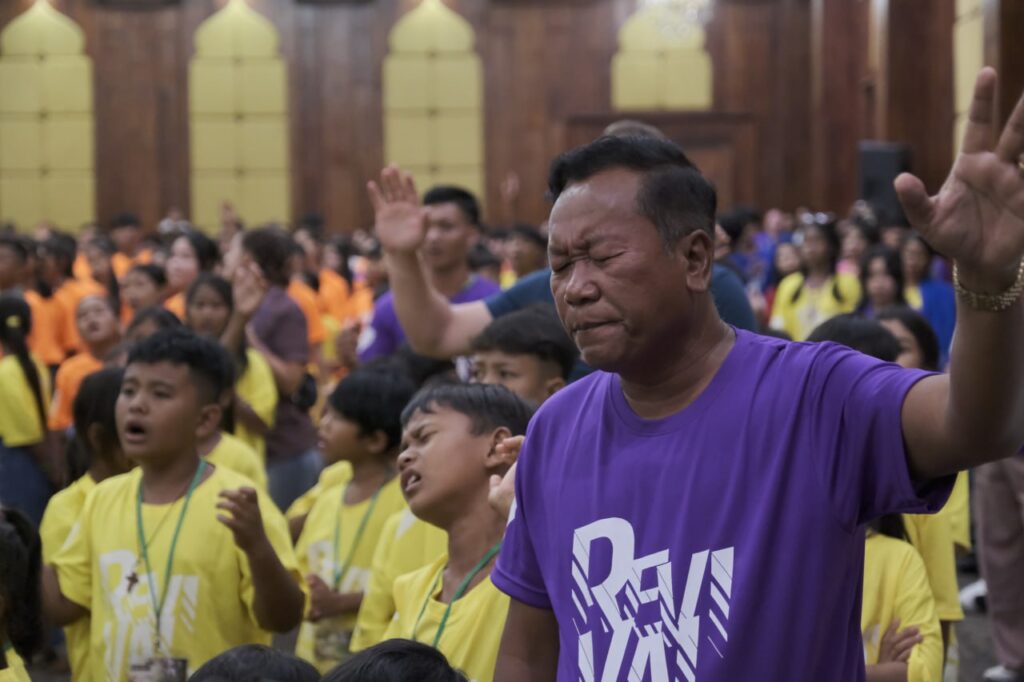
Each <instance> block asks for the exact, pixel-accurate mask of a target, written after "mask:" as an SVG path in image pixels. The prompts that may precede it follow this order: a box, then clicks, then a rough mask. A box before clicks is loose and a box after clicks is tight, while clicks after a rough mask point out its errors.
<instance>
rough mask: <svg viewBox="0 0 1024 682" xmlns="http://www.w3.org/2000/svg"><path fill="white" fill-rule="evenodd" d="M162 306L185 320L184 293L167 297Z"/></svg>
mask: <svg viewBox="0 0 1024 682" xmlns="http://www.w3.org/2000/svg"><path fill="white" fill-rule="evenodd" d="M164 308H167V310H170V311H171V312H172V313H174V315H175V316H176V317H177V318H178V319H179V320H181V321H182V322H184V321H185V294H175V295H174V296H171V297H170V298H169V299H167V300H166V301H164Z"/></svg>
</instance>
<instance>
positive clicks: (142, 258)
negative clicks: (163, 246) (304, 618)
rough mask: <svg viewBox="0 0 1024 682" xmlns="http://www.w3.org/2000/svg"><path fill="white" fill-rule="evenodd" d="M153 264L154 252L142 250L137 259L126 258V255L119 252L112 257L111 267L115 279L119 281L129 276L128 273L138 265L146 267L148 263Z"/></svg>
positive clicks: (136, 256) (136, 255)
mask: <svg viewBox="0 0 1024 682" xmlns="http://www.w3.org/2000/svg"><path fill="white" fill-rule="evenodd" d="M152 262H153V252H152V251H150V250H149V249H142V250H140V251H139V252H138V253H137V254H135V257H134V258H132V257H131V256H126V255H125V254H123V253H121V252H120V251H118V252H117V253H115V254H114V255H113V256H111V257H110V267H111V268H112V269H113V270H114V277H117V278H118V279H121V278H123V277H124V276H125V275H127V274H128V271H129V270H131V269H132V268H134V267H135V266H136V265H146V264H147V263H152Z"/></svg>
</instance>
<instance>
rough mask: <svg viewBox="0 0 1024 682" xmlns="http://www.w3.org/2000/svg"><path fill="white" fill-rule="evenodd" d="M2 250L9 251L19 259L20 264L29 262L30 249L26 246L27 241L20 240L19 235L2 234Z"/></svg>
mask: <svg viewBox="0 0 1024 682" xmlns="http://www.w3.org/2000/svg"><path fill="white" fill-rule="evenodd" d="M0 249H7V250H8V251H10V252H11V253H13V254H14V257H15V258H17V259H18V262H19V263H21V264H22V265H24V264H25V262H26V261H28V256H29V250H28V247H27V245H26V244H25V240H24V239H19V238H18V236H17V235H13V234H0Z"/></svg>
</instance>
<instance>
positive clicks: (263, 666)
mask: <svg viewBox="0 0 1024 682" xmlns="http://www.w3.org/2000/svg"><path fill="white" fill-rule="evenodd" d="M319 679H320V673H319V672H317V669H316V668H314V667H313V665H312V664H311V663H307V662H306V661H303V660H302V659H300V658H296V657H295V656H292V655H291V654H286V653H285V652H283V651H278V650H276V649H272V648H270V647H268V646H263V645H262V644H245V645H243V646H237V647H235V648H234V649H228V650H227V651H225V652H224V653H222V654H220V655H219V656H215V657H214V658H211V659H210V660H209V661H207V662H206V663H204V664H203V665H202V666H200V668H199V670H197V671H195V672H194V673H192V677H190V678H189V682H317V680H319Z"/></svg>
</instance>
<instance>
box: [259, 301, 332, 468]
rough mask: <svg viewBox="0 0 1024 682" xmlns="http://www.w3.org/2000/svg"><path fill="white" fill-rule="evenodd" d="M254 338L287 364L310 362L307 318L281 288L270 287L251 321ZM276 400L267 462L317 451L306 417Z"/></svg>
mask: <svg viewBox="0 0 1024 682" xmlns="http://www.w3.org/2000/svg"><path fill="white" fill-rule="evenodd" d="M251 324H252V328H253V331H254V332H255V333H256V337H257V338H258V339H259V340H260V341H261V342H262V343H263V345H265V346H266V347H267V349H268V350H269V351H270V352H271V353H273V354H274V355H276V356H277V357H279V358H281V359H282V360H286V361H288V362H297V363H299V364H301V365H305V364H306V363H308V362H309V335H308V333H307V331H306V316H305V315H304V314H303V313H302V309H301V308H300V307H299V305H298V304H297V303H296V302H295V301H293V300H292V298H291V297H290V296H289V295H288V293H287V292H286V291H285V290H284V289H282V288H281V287H273V288H271V289H270V291H268V292H267V295H266V296H265V297H264V298H263V303H261V304H260V307H259V309H258V310H257V311H256V314H255V315H254V316H253V318H252V322H251ZM290 397H291V396H279V399H278V402H277V412H276V413H275V415H274V427H273V428H272V429H270V431H269V432H268V433H267V436H266V442H267V461H268V462H275V461H278V460H281V459H288V458H291V457H297V456H298V455H301V454H304V453H305V452H307V451H309V450H312V449H313V448H314V447H316V428H315V427H314V426H313V421H312V420H311V419H310V418H309V415H308V414H306V413H305V412H303V411H302V410H300V409H299V407H298V406H297V405H296V404H295V403H293V402H292V401H291V400H290Z"/></svg>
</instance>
